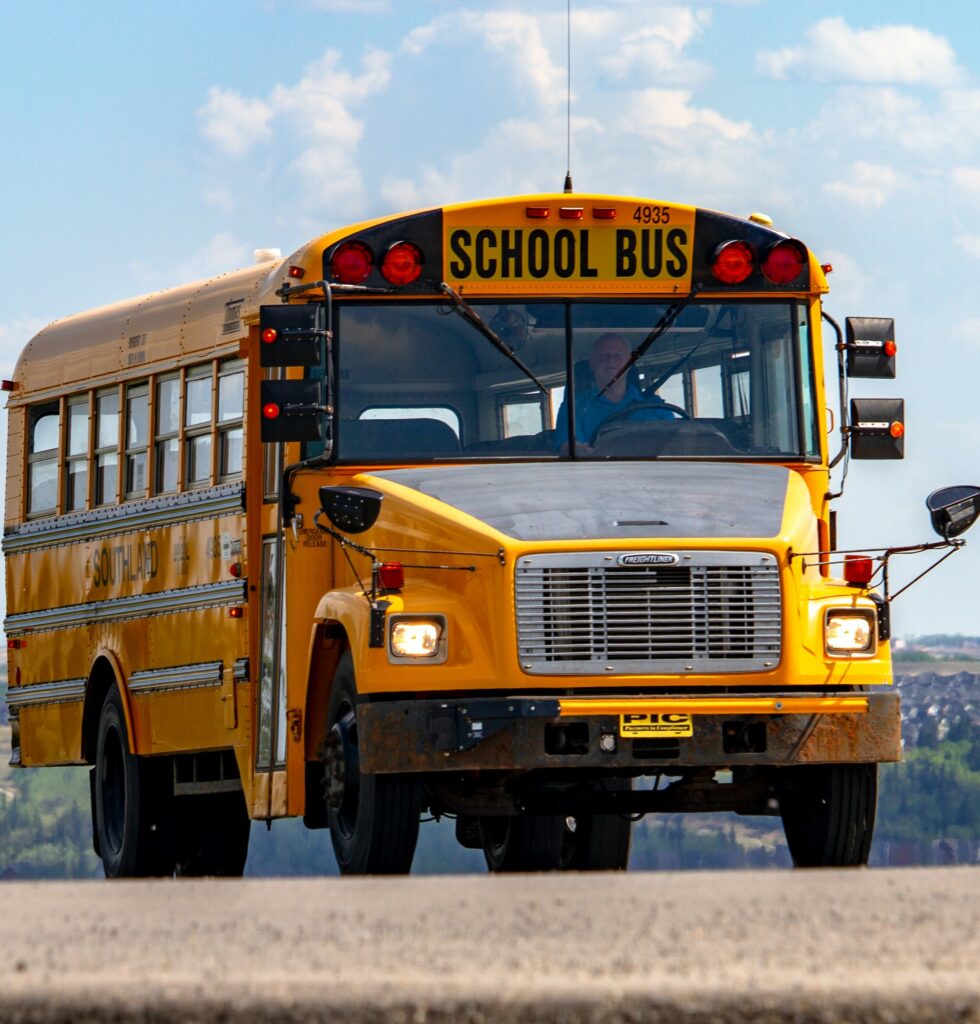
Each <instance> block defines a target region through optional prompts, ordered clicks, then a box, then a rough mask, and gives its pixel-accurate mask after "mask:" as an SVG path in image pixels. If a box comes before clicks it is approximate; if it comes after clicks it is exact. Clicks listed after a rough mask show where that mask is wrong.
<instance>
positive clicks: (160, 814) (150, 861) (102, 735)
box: [92, 685, 174, 878]
mask: <svg viewBox="0 0 980 1024" xmlns="http://www.w3.org/2000/svg"><path fill="white" fill-rule="evenodd" d="M172 770H173V769H172V766H171V762H170V760H169V759H168V758H157V759H153V758H144V757H137V756H136V755H135V754H133V753H132V752H131V751H130V749H129V734H128V732H127V729H126V717H125V713H124V710H123V703H122V696H121V695H120V693H119V688H118V687H117V686H115V685H113V687H112V688H111V689H110V690H109V692H108V693H107V694H106V698H105V701H104V702H103V704H102V710H101V711H100V712H99V727H98V732H97V734H96V747H95V769H94V771H95V776H94V779H93V785H92V796H93V800H94V806H93V818H94V819H95V830H96V839H97V843H98V850H99V854H100V856H101V857H102V864H103V866H104V868H105V874H106V878H141V877H147V876H153V875H162V876H169V875H172V874H173V873H174V820H173V776H172Z"/></svg>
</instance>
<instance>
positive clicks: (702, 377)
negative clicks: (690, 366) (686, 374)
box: [691, 364, 725, 419]
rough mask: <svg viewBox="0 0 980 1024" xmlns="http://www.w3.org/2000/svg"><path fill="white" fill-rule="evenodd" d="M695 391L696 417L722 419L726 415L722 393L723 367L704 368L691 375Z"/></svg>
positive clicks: (694, 410)
mask: <svg viewBox="0 0 980 1024" xmlns="http://www.w3.org/2000/svg"><path fill="white" fill-rule="evenodd" d="M691 383H692V387H693V389H694V409H693V412H694V415H695V416H698V417H702V416H709V417H714V418H718V419H720V418H721V417H723V416H724V415H725V407H724V403H723V402H722V391H721V367H720V366H718V365H717V364H715V365H714V366H702V367H701V368H700V369H698V370H694V371H693V372H692V373H691Z"/></svg>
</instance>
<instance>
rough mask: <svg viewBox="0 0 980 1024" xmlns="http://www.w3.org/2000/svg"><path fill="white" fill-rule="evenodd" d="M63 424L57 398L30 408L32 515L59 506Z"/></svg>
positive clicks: (29, 506) (29, 511)
mask: <svg viewBox="0 0 980 1024" xmlns="http://www.w3.org/2000/svg"><path fill="white" fill-rule="evenodd" d="M60 426H61V422H60V416H59V414H58V403H57V402H46V403H45V404H44V405H36V406H34V407H33V408H32V409H30V410H29V412H28V436H29V446H28V454H27V461H28V466H27V476H28V480H27V514H28V515H31V516H41V515H50V514H51V513H52V512H57V510H58V436H59V433H60Z"/></svg>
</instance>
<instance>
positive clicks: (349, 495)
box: [320, 487, 384, 533]
mask: <svg viewBox="0 0 980 1024" xmlns="http://www.w3.org/2000/svg"><path fill="white" fill-rule="evenodd" d="M383 497H384V495H383V494H382V493H381V492H380V491H374V490H372V489H371V488H370V487H321V488H320V507H321V508H322V509H323V511H324V513H325V514H326V516H327V518H328V519H329V520H330V522H331V523H332V524H333V526H334V528H335V529H337V530H340V531H341V532H342V533H364V531H365V530H370V529H371V527H372V526H374V524H375V523H376V522H377V519H378V515H379V514H380V512H381V500H382V498H383Z"/></svg>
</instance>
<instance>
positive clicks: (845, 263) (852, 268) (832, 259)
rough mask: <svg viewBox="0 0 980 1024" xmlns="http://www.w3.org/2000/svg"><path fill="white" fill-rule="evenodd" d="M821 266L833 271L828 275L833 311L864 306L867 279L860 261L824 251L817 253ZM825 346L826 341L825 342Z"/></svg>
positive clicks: (839, 253)
mask: <svg viewBox="0 0 980 1024" xmlns="http://www.w3.org/2000/svg"><path fill="white" fill-rule="evenodd" d="M817 259H818V260H820V262H821V264H824V263H829V264H830V265H831V267H833V270H832V271H831V273H830V274H829V275H828V278H827V281H828V283H829V284H830V299H831V301H830V303H829V305H830V306H831V307H832V308H833V309H840V310H845V311H853V310H858V309H860V308H861V307H862V306H863V305H864V299H865V294H866V292H867V279H866V278H865V275H864V273H863V271H862V270H861V265H860V261H859V260H857V259H855V258H854V257H853V256H851V255H849V254H848V253H846V252H842V251H841V250H840V249H825V250H823V251H821V252H818V253H817ZM825 344H826V341H825Z"/></svg>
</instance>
